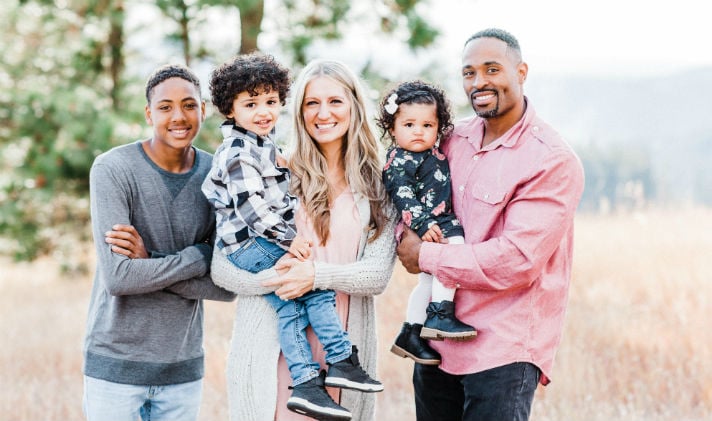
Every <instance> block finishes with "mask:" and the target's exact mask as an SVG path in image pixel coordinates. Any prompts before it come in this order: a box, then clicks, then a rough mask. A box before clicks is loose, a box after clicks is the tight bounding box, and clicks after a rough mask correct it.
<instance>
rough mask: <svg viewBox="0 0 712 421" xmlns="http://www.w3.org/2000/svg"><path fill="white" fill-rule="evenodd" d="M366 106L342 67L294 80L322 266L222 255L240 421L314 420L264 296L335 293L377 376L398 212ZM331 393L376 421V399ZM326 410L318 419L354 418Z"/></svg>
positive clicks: (302, 208) (306, 222) (300, 222)
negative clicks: (294, 405)
mask: <svg viewBox="0 0 712 421" xmlns="http://www.w3.org/2000/svg"><path fill="white" fill-rule="evenodd" d="M364 101H365V97H364V92H363V88H362V87H361V85H360V82H359V79H358V78H357V77H356V76H355V75H354V74H353V72H352V71H350V70H349V69H348V68H347V67H346V66H345V65H344V64H342V63H340V62H337V61H331V60H317V61H312V62H311V63H309V64H308V65H307V66H306V67H305V68H304V69H303V70H302V72H301V73H300V75H299V77H298V78H297V80H296V81H295V84H294V88H293V107H294V113H293V118H294V132H295V133H294V139H293V146H294V148H293V149H294V150H293V154H292V156H291V159H290V169H291V171H292V185H291V191H292V193H293V194H294V195H296V196H297V197H298V199H299V203H300V205H299V209H298V211H297V215H296V222H297V229H298V232H300V233H303V234H304V235H305V237H307V238H309V239H310V240H311V241H312V243H313V244H314V247H313V250H312V251H313V253H312V256H313V260H307V261H303V262H301V261H296V260H291V261H286V262H283V264H281V265H279V264H278V266H276V267H275V268H274V269H270V270H265V271H262V272H260V273H257V274H251V273H249V272H245V271H240V270H239V269H236V268H235V267H234V266H233V265H231V264H230V263H229V262H228V261H227V260H226V259H225V258H224V257H223V256H222V255H221V253H214V255H213V265H212V278H213V281H214V282H215V283H216V284H217V285H219V286H222V287H224V288H226V289H228V290H230V291H233V292H236V293H237V294H238V295H239V298H238V304H237V313H236V316H235V324H234V329H233V336H232V342H231V350H230V355H229V357H228V368H227V371H228V373H227V378H228V396H229V405H230V418H231V419H232V420H235V421H237V420H279V421H285V420H307V419H309V418H306V417H303V416H301V415H298V414H295V413H293V412H289V411H288V410H287V408H286V407H287V403H288V400H289V399H290V396H291V395H292V391H290V390H289V388H288V387H289V386H290V383H291V382H290V377H289V371H288V368H287V366H286V364H285V362H284V359H283V357H282V356H281V355H280V349H279V341H278V327H277V318H276V316H275V313H274V311H273V310H272V308H271V307H270V305H269V304H268V303H267V301H266V300H265V299H264V298H263V297H262V295H263V294H266V293H269V292H272V291H274V292H275V293H276V294H277V295H278V296H279V297H280V298H283V299H294V298H297V297H300V296H302V295H303V294H305V293H308V292H309V291H312V290H314V289H333V290H335V291H336V308H337V312H338V313H339V315H340V317H341V322H342V324H343V326H344V327H345V328H346V330H347V332H348V335H349V338H350V339H351V342H352V343H353V344H354V345H355V346H356V348H357V349H358V351H359V352H358V354H357V358H358V359H359V360H360V362H361V364H362V366H363V368H364V369H365V370H366V371H367V372H368V373H369V374H370V375H371V376H375V373H376V353H377V344H376V319H375V313H374V302H373V295H375V294H379V293H381V292H383V290H384V289H385V288H386V285H387V283H388V280H389V279H390V277H391V273H392V270H393V264H394V260H395V238H394V236H393V232H394V224H395V214H394V212H393V211H392V210H391V207H390V205H387V203H389V202H388V200H387V199H386V195H385V191H384V188H383V184H382V182H381V169H382V161H381V159H380V153H379V148H378V143H377V141H376V137H375V135H374V133H373V131H372V129H371V127H370V125H369V123H368V119H367V116H366V110H365V104H364ZM277 270H278V271H279V273H280V274H281V275H279V276H278V273H277V272H276V271H277ZM307 336H308V338H309V342H310V344H311V347H312V349H311V350H312V352H313V354H314V359H315V360H316V361H319V362H320V364H321V367H322V368H326V365H325V364H324V351H323V349H321V346H320V344H319V342H318V341H317V340H316V338H315V336H314V335H313V333H312V332H310V331H309V329H308V332H307ZM318 379H320V380H321V381H317V382H316V383H315V384H314V385H312V387H314V388H323V387H324V386H323V379H324V377H323V375H322V376H320V377H319V378H318ZM327 390H328V392H329V395H330V396H331V397H332V398H333V400H334V401H335V403H336V404H338V405H341V406H343V407H344V408H347V409H348V410H349V411H350V413H351V416H350V417H351V419H353V420H359V421H370V420H373V419H375V416H374V403H375V398H374V396H373V395H372V394H363V393H360V392H354V391H351V390H340V389H331V388H327ZM294 392H297V391H296V390H295V391H294ZM307 393H309V391H307ZM316 411H317V412H315V413H309V415H312V416H319V417H323V418H324V419H349V418H348V417H343V418H339V417H337V416H331V417H330V415H329V414H330V413H329V411H328V410H324V411H323V412H319V409H318V408H317V409H316ZM317 414H318V415H317Z"/></svg>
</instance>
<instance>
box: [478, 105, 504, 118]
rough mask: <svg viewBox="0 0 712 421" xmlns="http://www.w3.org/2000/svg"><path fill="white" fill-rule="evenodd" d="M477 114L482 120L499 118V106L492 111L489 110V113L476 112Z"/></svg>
mask: <svg viewBox="0 0 712 421" xmlns="http://www.w3.org/2000/svg"><path fill="white" fill-rule="evenodd" d="M475 114H477V117H480V118H494V117H497V115H498V114H499V105H497V106H496V107H494V108H492V109H491V110H487V111H482V112H478V111H477V110H475Z"/></svg>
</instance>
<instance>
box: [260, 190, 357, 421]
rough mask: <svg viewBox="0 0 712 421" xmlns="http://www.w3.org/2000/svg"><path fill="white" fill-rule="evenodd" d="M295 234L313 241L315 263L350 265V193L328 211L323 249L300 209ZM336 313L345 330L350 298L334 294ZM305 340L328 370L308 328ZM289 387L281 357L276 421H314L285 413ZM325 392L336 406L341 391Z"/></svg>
mask: <svg viewBox="0 0 712 421" xmlns="http://www.w3.org/2000/svg"><path fill="white" fill-rule="evenodd" d="M296 224H297V232H298V233H299V234H300V235H302V236H304V237H305V238H307V239H309V240H311V241H312V243H313V244H315V245H314V247H312V253H313V254H312V257H313V259H314V260H318V261H320V262H327V263H337V264H344V263H353V262H355V261H356V257H357V255H358V246H359V241H360V239H361V222H360V219H359V214H358V209H357V208H356V203H355V202H354V196H353V194H352V193H351V190H350V189H348V188H347V189H345V190H344V191H343V192H342V193H341V194H340V195H339V196H338V197H337V198H336V200H335V201H334V204H333V206H332V208H331V225H330V226H329V232H330V233H331V235H330V237H329V240H328V242H327V243H326V247H322V246H319V245H318V244H319V240H318V238H317V236H316V233H315V232H314V228H313V226H312V224H311V221H310V220H308V219H307V217H306V215H305V213H304V211H303V209H302V208H301V207H300V208H299V209H298V210H297V214H296ZM336 312H337V313H338V314H339V318H340V319H341V324H342V326H344V328H346V329H347V330H348V326H346V320H347V319H348V315H349V296H348V295H346V294H344V293H341V292H338V291H337V292H336ZM307 338H308V339H309V344H310V345H311V348H312V352H313V353H314V359H315V360H316V361H317V362H318V363H319V364H320V365H321V368H323V369H327V366H326V363H325V362H324V359H325V356H326V353H325V352H324V348H323V347H322V346H321V344H320V343H319V340H318V339H317V337H316V335H315V334H314V332H313V331H312V330H311V327H308V328H307ZM291 385H292V378H291V377H290V375H289V369H288V368H287V363H286V361H285V360H284V356H283V355H282V354H281V353H280V355H279V363H278V365H277V386H278V392H277V412H276V414H275V418H274V419H275V421H310V420H311V421H313V418H309V417H305V416H302V415H299V414H296V413H294V412H292V411H290V410H288V409H287V399H289V397H290V396H291V395H292V391H291V390H289V389H288V386H291ZM327 391H328V392H329V394H330V395H331V397H332V398H333V399H334V400H335V401H336V402H339V400H340V393H339V392H340V390H339V389H338V388H331V387H328V388H327Z"/></svg>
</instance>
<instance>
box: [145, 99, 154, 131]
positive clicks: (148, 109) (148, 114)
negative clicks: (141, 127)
mask: <svg viewBox="0 0 712 421" xmlns="http://www.w3.org/2000/svg"><path fill="white" fill-rule="evenodd" d="M143 115H144V117H145V118H146V124H148V125H149V126H153V119H152V118H151V107H150V105H149V104H146V107H145V108H144V110H143Z"/></svg>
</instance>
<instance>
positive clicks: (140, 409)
mask: <svg viewBox="0 0 712 421" xmlns="http://www.w3.org/2000/svg"><path fill="white" fill-rule="evenodd" d="M146 100H147V105H146V109H145V116H146V122H147V123H148V124H149V125H151V126H152V127H153V136H152V137H151V138H150V139H148V140H143V141H137V142H134V143H131V144H128V145H123V146H119V147H116V148H114V149H112V150H110V151H108V152H106V153H104V154H102V155H100V156H98V157H97V158H96V160H95V161H94V164H93V165H92V169H91V174H90V193H91V215H92V229H93V235H94V240H95V244H96V255H97V269H96V275H95V277H94V286H93V289H92V294H91V301H90V304H89V315H88V320H87V331H86V339H85V345H84V358H85V360H84V375H85V377H84V412H85V415H86V417H87V419H88V420H89V421H94V420H96V421H104V420H113V421H123V420H125V421H135V420H136V419H137V418H138V417H139V415H140V416H141V417H142V418H143V419H144V420H148V419H149V418H150V419H151V420H153V421H155V420H195V419H197V416H198V410H199V408H200V400H201V392H202V378H203V371H204V368H203V349H202V340H203V326H202V324H203V304H202V299H213V300H220V301H230V300H232V299H234V297H235V296H234V295H233V294H232V293H229V292H227V291H225V290H223V289H221V288H218V287H217V286H215V285H214V284H213V283H212V281H211V279H210V277H209V276H208V271H209V268H210V259H211V257H212V237H213V231H214V221H215V217H214V214H213V212H212V208H211V206H210V204H209V203H208V201H207V200H206V199H205V196H203V193H202V191H201V189H200V186H201V184H202V182H203V180H204V178H205V176H206V174H207V173H208V171H209V169H210V162H211V156H210V154H208V153H207V152H204V151H202V150H199V149H197V148H195V147H193V139H194V138H195V136H196V135H197V134H198V131H199V130H200V126H201V124H202V122H203V120H204V119H205V103H204V102H203V101H202V99H201V96H200V82H199V81H198V78H197V77H196V76H195V74H194V73H193V72H191V71H190V70H189V69H187V68H185V67H181V66H165V67H161V68H159V69H157V70H156V71H155V72H154V73H153V75H151V77H150V78H149V80H148V83H147V86H146Z"/></svg>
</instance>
